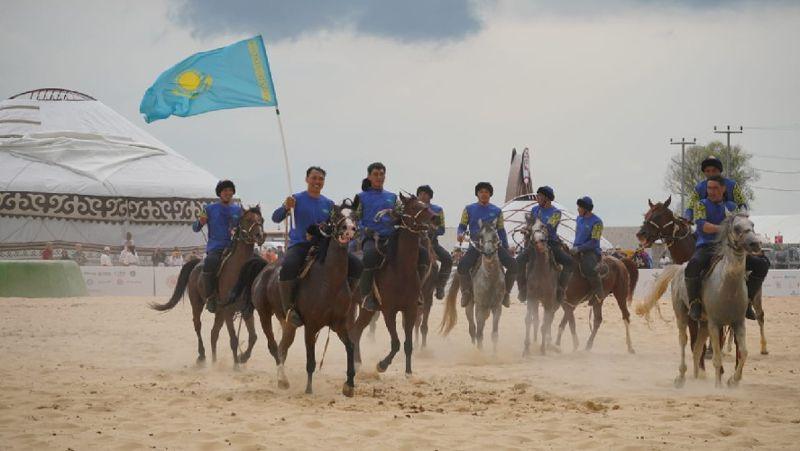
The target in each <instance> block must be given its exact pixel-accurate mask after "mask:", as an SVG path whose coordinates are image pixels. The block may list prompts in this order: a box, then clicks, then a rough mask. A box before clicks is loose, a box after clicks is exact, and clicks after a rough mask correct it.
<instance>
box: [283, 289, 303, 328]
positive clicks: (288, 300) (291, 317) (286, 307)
mask: <svg viewBox="0 0 800 451" xmlns="http://www.w3.org/2000/svg"><path fill="white" fill-rule="evenodd" d="M278 289H279V290H280V293H281V304H282V305H283V311H284V312H286V321H287V322H288V323H290V324H291V325H293V326H294V327H300V326H302V325H303V320H302V319H301V318H300V314H299V313H298V312H297V307H296V306H295V305H294V298H295V293H296V292H297V279H292V280H281V281H279V282H278Z"/></svg>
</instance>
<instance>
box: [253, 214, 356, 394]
mask: <svg viewBox="0 0 800 451" xmlns="http://www.w3.org/2000/svg"><path fill="white" fill-rule="evenodd" d="M320 231H321V232H322V234H323V236H325V238H324V240H323V243H322V244H321V246H327V250H326V252H324V259H322V258H321V257H318V258H317V260H316V261H315V262H314V264H313V265H312V266H311V268H310V269H309V270H308V273H307V274H306V275H305V277H304V278H302V279H301V281H300V284H299V286H298V287H297V294H296V302H295V305H296V306H297V311H298V313H299V314H300V317H301V318H303V323H304V324H303V327H304V329H305V330H304V336H305V344H306V373H307V375H308V378H307V383H306V393H308V394H310V393H312V381H313V375H314V370H315V369H316V366H317V362H316V356H315V353H314V350H315V345H316V341H317V335H318V334H319V332H320V330H322V328H324V327H326V326H327V327H328V328H329V329H330V330H333V331H334V332H335V333H336V335H338V336H339V339H341V340H342V343H344V347H345V351H346V353H347V380H346V381H345V383H344V385H343V387H342V393H343V394H344V395H345V396H353V394H354V391H355V382H354V379H353V378H354V376H355V368H354V365H353V344H352V342H351V341H350V338H349V336H348V333H347V332H348V330H349V329H350V328H351V327H352V324H353V318H354V316H355V315H354V304H353V303H352V302H351V287H350V286H349V285H348V283H347V267H348V265H347V262H348V254H347V245H348V244H349V243H350V240H351V239H352V238H353V235H354V234H355V221H354V220H353V217H352V210H351V208H350V206H349V205H347V204H344V203H343V204H342V205H341V206H334V207H333V212H332V214H331V217H330V219H329V220H328V222H327V224H324V225H322V226H321V227H320ZM254 264H258V262H255V263H254ZM262 265H263V264H262ZM279 273H280V265H279V264H273V265H269V266H266V267H265V268H264V269H263V270H261V272H260V273H259V274H258V275H257V276H256V277H255V281H254V282H251V283H252V286H251V287H250V290H251V291H250V293H251V299H252V303H253V305H254V307H255V310H256V311H258V318H259V320H260V321H261V328H262V329H263V330H264V334H265V335H266V337H267V349H268V351H269V353H270V354H271V355H272V357H273V358H275V363H276V364H277V366H278V367H277V371H278V386H279V387H280V388H283V389H287V388H289V381H288V379H287V378H286V373H285V371H284V365H285V363H286V357H287V355H288V351H289V347H290V346H291V345H292V342H293V341H294V337H295V333H296V332H297V328H296V327H295V326H294V325H292V324H291V323H289V322H287V321H285V319H286V318H285V317H286V312H284V311H283V304H282V302H281V296H280V290H279V287H278V274H279ZM249 284H250V283H247V282H245V285H249ZM273 315H275V316H276V317H277V318H278V319H279V320H280V322H281V326H282V329H283V334H282V337H281V341H280V344H277V343H276V342H275V335H274V333H273V331H272V316H273Z"/></svg>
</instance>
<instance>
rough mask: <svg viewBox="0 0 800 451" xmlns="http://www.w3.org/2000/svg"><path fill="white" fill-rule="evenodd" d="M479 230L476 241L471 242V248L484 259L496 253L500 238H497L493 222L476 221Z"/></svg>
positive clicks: (495, 226)
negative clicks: (473, 247)
mask: <svg viewBox="0 0 800 451" xmlns="http://www.w3.org/2000/svg"><path fill="white" fill-rule="evenodd" d="M478 226H479V227H480V230H479V232H478V237H477V240H473V246H475V249H477V250H478V252H480V253H481V254H483V255H484V256H485V257H490V256H492V255H495V254H496V253H497V249H498V248H499V247H500V237H498V236H497V225H496V224H495V221H486V222H483V221H482V220H478Z"/></svg>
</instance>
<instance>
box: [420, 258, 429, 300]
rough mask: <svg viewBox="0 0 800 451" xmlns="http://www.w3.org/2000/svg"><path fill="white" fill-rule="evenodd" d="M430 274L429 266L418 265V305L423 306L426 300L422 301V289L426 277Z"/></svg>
mask: <svg viewBox="0 0 800 451" xmlns="http://www.w3.org/2000/svg"><path fill="white" fill-rule="evenodd" d="M427 274H428V265H417V275H418V276H419V287H420V293H419V297H418V298H417V305H419V306H422V305H424V304H425V300H424V299H422V287H423V285H425V276H426V275H427Z"/></svg>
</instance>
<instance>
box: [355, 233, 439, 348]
mask: <svg viewBox="0 0 800 451" xmlns="http://www.w3.org/2000/svg"><path fill="white" fill-rule="evenodd" d="M425 241H426V243H427V246H426V247H427V249H428V255H429V256H430V264H429V265H428V270H427V271H426V273H425V278H424V280H423V281H422V308H421V309H419V313H418V315H417V321H416V322H415V323H414V338H416V341H417V342H418V343H420V349H425V347H427V346H428V319H429V318H430V315H431V308H432V307H433V292H434V291H435V290H436V275H437V274H439V264H438V263H437V262H436V258H435V255H436V254H435V253H434V252H433V248H432V247H431V245H430V244H431V243H430V240H429V239H426V240H425ZM371 326H372V323H370V327H371ZM373 336H374V333H373Z"/></svg>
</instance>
